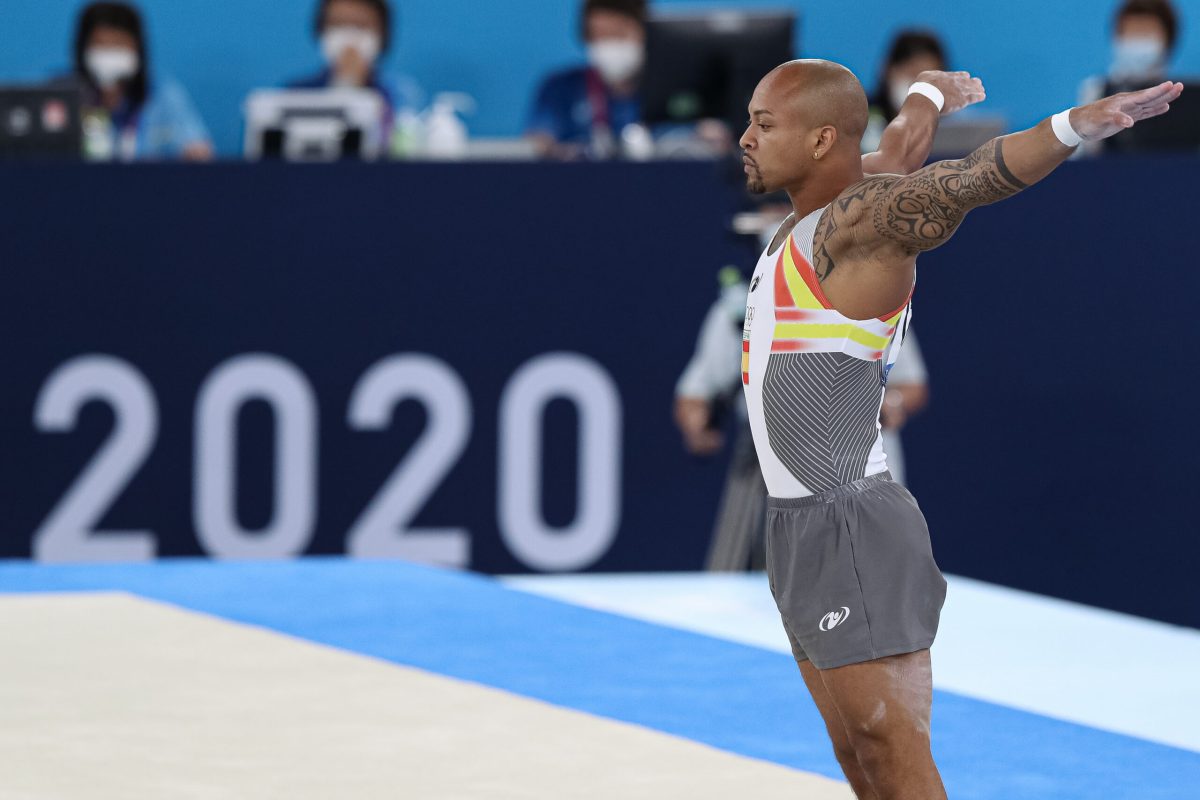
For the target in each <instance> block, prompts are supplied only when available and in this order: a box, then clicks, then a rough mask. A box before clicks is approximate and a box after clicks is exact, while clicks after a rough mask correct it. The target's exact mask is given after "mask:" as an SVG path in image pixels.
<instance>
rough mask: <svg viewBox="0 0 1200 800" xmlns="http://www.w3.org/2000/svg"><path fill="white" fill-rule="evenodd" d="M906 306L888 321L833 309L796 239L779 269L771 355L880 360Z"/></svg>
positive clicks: (789, 241)
mask: <svg viewBox="0 0 1200 800" xmlns="http://www.w3.org/2000/svg"><path fill="white" fill-rule="evenodd" d="M907 305H908V301H905V304H904V306H902V307H900V308H899V309H897V310H896V311H895V312H894V313H892V314H889V315H888V316H886V317H880V318H878V319H867V320H852V319H849V318H848V317H846V316H843V315H842V314H840V313H839V312H837V311H836V310H834V308H833V304H832V303H830V302H829V300H828V299H827V298H826V297H825V292H824V291H823V290H822V289H821V282H820V281H819V280H818V279H817V273H816V271H815V270H813V268H812V265H811V264H810V263H808V259H806V258H805V257H804V254H803V253H801V252H800V248H798V247H797V246H796V243H795V241H794V240H793V239H792V237H790V236H789V237H788V238H787V243H786V245H785V246H784V247H783V248H782V251H781V252H780V254H779V260H778V262H776V264H775V332H774V335H773V336H772V337H771V339H772V340H771V352H772V353H798V352H818V353H828V352H842V353H846V354H848V355H852V356H854V357H855V358H861V359H863V360H864V361H879V360H880V359H882V358H883V354H884V352H885V351H886V350H887V346H888V343H889V342H890V341H891V340H892V335H893V334H894V333H895V332H896V325H897V324H898V323H899V321H900V317H901V315H902V314H903V313H904V308H905V307H907Z"/></svg>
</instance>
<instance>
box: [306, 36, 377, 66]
mask: <svg viewBox="0 0 1200 800" xmlns="http://www.w3.org/2000/svg"><path fill="white" fill-rule="evenodd" d="M382 46H383V42H381V41H380V39H379V34H377V33H374V32H372V31H368V30H363V29H362V28H355V27H351V26H346V27H339V28H329V29H327V30H326V31H325V32H324V33H323V34H321V53H322V55H324V56H325V60H326V61H327V62H328V63H329V65H330V66H333V65H335V64H337V62H338V59H339V58H341V57H342V53H344V52H345V51H346V50H357V51H358V54H359V55H360V56H362V58H363V60H364V61H366V62H367V63H368V64H374V63H375V60H376V59H377V58H379V50H380V48H381V47H382Z"/></svg>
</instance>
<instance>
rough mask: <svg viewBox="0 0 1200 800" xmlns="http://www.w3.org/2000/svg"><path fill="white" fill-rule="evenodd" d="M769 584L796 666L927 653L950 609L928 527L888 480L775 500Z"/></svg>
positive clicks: (770, 506) (771, 503)
mask: <svg viewBox="0 0 1200 800" xmlns="http://www.w3.org/2000/svg"><path fill="white" fill-rule="evenodd" d="M767 576H768V577H769V579H770V582H771V593H772V594H773V595H774V596H775V603H776V604H777V605H778V606H779V613H780V614H781V615H782V616H783V626H784V627H785V628H786V629H787V633H788V638H789V639H790V640H791V643H792V652H793V653H794V654H795V656H796V660H797V661H804V660H805V659H808V660H811V661H812V663H813V666H815V667H817V668H818V669H833V668H834V667H842V666H845V665H847V664H857V663H859V662H862V661H872V660H874V659H877V658H885V657H887V656H894V655H899V654H901V653H912V652H916V651H918V650H924V649H925V648H927V647H929V646H930V645H931V644H933V638H934V636H935V635H936V633H937V628H938V619H939V618H940V617H941V613H942V603H943V602H944V601H945V599H946V580H945V578H943V577H942V573H941V571H940V570H939V569H938V566H937V564H936V563H935V562H934V560H933V551H932V549H931V548H930V545H929V528H928V527H926V525H925V517H924V515H923V514H921V509H920V508H919V507H918V506H917V501H916V500H914V499H913V496H912V495H911V494H909V492H908V490H907V489H905V488H904V487H903V486H901V485H900V484H898V483H896V482H895V481H893V480H892V478H891V475H890V474H889V473H887V472H885V473H883V474H881V475H872V476H871V477H869V478H863V479H862V480H858V481H855V482H853V483H848V484H846V485H844V486H838V487H836V488H834V489H830V490H829V491H827V492H822V493H821V494H817V495H813V496H812V497H801V498H796V499H792V500H785V499H779V498H775V497H772V498H770V499H769V500H768V501H767Z"/></svg>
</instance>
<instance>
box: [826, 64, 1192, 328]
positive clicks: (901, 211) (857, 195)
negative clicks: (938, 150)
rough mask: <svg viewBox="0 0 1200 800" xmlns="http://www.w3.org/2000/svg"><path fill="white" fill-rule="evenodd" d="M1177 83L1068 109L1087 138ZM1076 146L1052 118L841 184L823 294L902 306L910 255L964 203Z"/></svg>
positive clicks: (1152, 110)
mask: <svg viewBox="0 0 1200 800" xmlns="http://www.w3.org/2000/svg"><path fill="white" fill-rule="evenodd" d="M1182 91H1183V86H1182V84H1178V83H1163V84H1161V85H1159V86H1156V87H1153V88H1151V89H1144V90H1142V91H1140V92H1129V93H1125V94H1118V95H1113V96H1112V97H1108V98H1105V99H1103V100H1099V101H1097V102H1095V103H1092V104H1090V105H1086V106H1082V107H1080V108H1076V109H1073V110H1072V111H1071V116H1070V119H1071V126H1072V127H1073V128H1074V129H1075V131H1076V133H1078V134H1079V135H1080V136H1081V137H1082V138H1083V139H1084V140H1085V141H1096V140H1099V139H1105V138H1107V137H1109V136H1112V135H1113V134H1115V133H1117V132H1118V131H1121V130H1124V129H1126V128H1130V127H1132V126H1133V125H1134V124H1135V123H1137V122H1139V121H1140V120H1143V119H1148V118H1150V117H1156V116H1158V115H1160V114H1165V113H1166V112H1167V110H1168V108H1169V103H1171V102H1172V101H1174V100H1175V98H1177V97H1179V94H1180V92H1182ZM1073 152H1074V148H1071V147H1067V146H1065V145H1064V144H1062V142H1060V141H1059V140H1058V137H1057V136H1055V135H1054V131H1053V128H1052V127H1051V122H1050V120H1048V119H1047V120H1045V121H1044V122H1042V123H1041V124H1040V125H1038V126H1037V127H1034V128H1030V129H1029V130H1027V131H1022V132H1020V133H1014V134H1012V135H1010V136H1004V137H1001V138H999V139H993V140H992V141H990V142H988V143H987V144H985V145H984V146H983V147H981V148H979V149H978V150H976V151H975V152H974V153H972V154H971V155H969V156H968V157H966V158H964V159H959V160H956V161H941V162H938V163H937V164H931V165H929V166H928V167H925V168H924V169H921V170H918V171H917V172H914V173H913V174H912V175H907V176H900V175H876V176H873V177H869V178H867V179H865V180H863V181H860V182H859V183H856V184H854V185H853V186H851V187H849V188H848V189H846V190H845V191H843V192H842V193H841V194H840V195H839V196H838V197H837V199H836V200H834V201H833V203H832V204H831V205H830V207H829V210H828V211H826V212H825V213H824V214H823V215H822V216H821V220H820V222H819V223H818V225H817V230H816V235H815V236H814V239H813V264H812V265H813V269H814V270H815V272H816V274H817V278H818V279H819V280H820V282H821V284H822V287H823V289H824V292H825V295H826V297H827V298H828V300H829V301H830V302H831V303H833V305H834V307H835V308H837V310H838V311H841V312H842V313H844V314H846V315H848V316H850V317H851V318H852V319H869V318H871V317H874V316H878V315H880V314H884V313H887V312H889V311H890V310H892V309H894V308H896V307H897V306H898V305H900V304H901V303H902V302H903V300H904V298H905V297H907V296H908V293H909V292H910V291H911V290H912V282H913V268H914V263H915V258H916V256H917V254H919V253H921V252H923V251H925V250H932V249H934V248H935V247H938V246H940V245H942V244H945V243H946V241H948V240H949V239H950V237H951V236H953V235H954V232H955V231H956V230H958V226H959V225H961V224H962V221H963V218H964V217H965V216H966V215H967V213H968V212H969V211H971V209H974V208H978V207H980V206H985V205H989V204H991V203H995V202H998V201H1000V200H1004V199H1005V198H1008V197H1012V196H1013V195H1014V194H1017V193H1018V192H1020V191H1021V190H1022V189H1025V188H1026V187H1028V186H1031V185H1033V184H1035V183H1037V182H1038V181H1040V180H1042V179H1043V178H1045V177H1046V176H1047V175H1049V174H1050V173H1051V172H1053V171H1054V169H1055V168H1056V167H1058V165H1059V164H1061V163H1063V162H1064V161H1065V160H1066V159H1067V158H1068V157H1069V156H1070V155H1071V153H1073Z"/></svg>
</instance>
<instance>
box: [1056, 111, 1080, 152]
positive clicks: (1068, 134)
mask: <svg viewBox="0 0 1200 800" xmlns="http://www.w3.org/2000/svg"><path fill="white" fill-rule="evenodd" d="M1074 110H1075V109H1073V108H1068V109H1067V110H1066V111H1063V112H1061V113H1058V114H1055V115H1054V116H1053V117H1051V118H1050V127H1051V128H1053V129H1054V135H1055V136H1057V137H1058V140H1059V141H1060V142H1062V143H1063V144H1065V145H1066V146H1067V147H1079V145H1080V143H1081V142H1083V137H1082V136H1080V135H1079V134H1078V133H1076V132H1075V129H1074V128H1073V127H1071V112H1072V111H1074Z"/></svg>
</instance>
